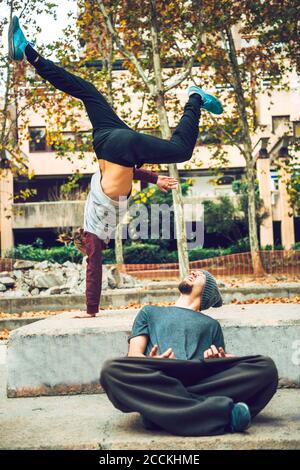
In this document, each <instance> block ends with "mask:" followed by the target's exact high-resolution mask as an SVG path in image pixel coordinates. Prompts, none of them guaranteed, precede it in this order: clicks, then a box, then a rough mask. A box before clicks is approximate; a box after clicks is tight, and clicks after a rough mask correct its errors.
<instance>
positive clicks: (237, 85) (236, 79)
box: [226, 27, 264, 276]
mask: <svg viewBox="0 0 300 470" xmlns="http://www.w3.org/2000/svg"><path fill="white" fill-rule="evenodd" d="M226 34H227V39H228V56H229V62H230V66H231V71H232V80H233V86H234V91H235V97H236V102H237V109H238V113H239V122H240V125H241V128H242V131H243V134H244V142H243V147H244V157H245V160H246V178H247V184H248V225H249V240H250V251H251V258H252V265H253V272H254V274H255V276H261V275H263V274H264V270H263V266H262V262H261V259H260V255H259V251H258V250H259V245H258V237H257V226H256V209H255V171H254V162H253V155H252V143H251V137H250V129H249V124H248V116H247V108H246V100H245V96H244V91H243V86H242V80H241V76H240V69H239V65H238V60H237V52H236V48H235V44H234V39H233V36H232V32H231V29H230V27H228V28H227V30H226Z"/></svg>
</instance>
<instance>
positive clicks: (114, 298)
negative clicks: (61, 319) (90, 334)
mask: <svg viewBox="0 0 300 470" xmlns="http://www.w3.org/2000/svg"><path fill="white" fill-rule="evenodd" d="M157 284H159V285H157ZM177 284H178V283H176V285H175V283H170V282H166V283H164V282H163V281H162V282H161V283H149V286H148V285H146V286H144V287H141V288H136V287H135V288H131V289H115V290H106V291H104V292H103V295H102V296H101V305H102V307H108V306H109V305H112V306H113V307H115V308H119V307H122V306H124V305H128V304H130V303H138V304H140V303H151V302H152V303H157V302H175V301H176V299H177V298H178V289H177ZM220 290H221V292H222V297H223V301H224V303H225V304H229V303H230V302H232V300H233V299H236V300H238V301H245V300H247V299H261V298H264V297H274V298H278V297H285V298H291V297H293V296H296V295H300V284H298V285H297V284H292V283H291V284H288V283H286V284H282V285H279V286H269V285H262V286H246V287H222V288H221V289H220ZM85 308H86V305H85V296H84V295H71V294H63V295H50V296H41V295H37V296H32V297H31V296H30V297H12V296H5V295H1V296H0V312H6V313H22V312H31V311H33V312H37V311H42V310H52V311H54V310H68V309H69V310H71V309H78V310H84V309H85Z"/></svg>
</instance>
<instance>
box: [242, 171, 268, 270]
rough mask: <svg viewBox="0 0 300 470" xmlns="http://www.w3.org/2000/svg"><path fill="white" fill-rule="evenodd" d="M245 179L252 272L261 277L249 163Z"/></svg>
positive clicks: (253, 188) (252, 180)
mask: <svg viewBox="0 0 300 470" xmlns="http://www.w3.org/2000/svg"><path fill="white" fill-rule="evenodd" d="M246 177H247V184H248V225H249V241H250V251H251V259H252V265H253V272H254V274H255V276H263V275H264V269H263V266H262V262H261V258H260V255H259V244H258V236H257V224H256V207H255V172H254V168H253V166H252V164H251V162H249V163H247V167H246Z"/></svg>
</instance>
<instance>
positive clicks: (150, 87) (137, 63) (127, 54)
mask: <svg viewBox="0 0 300 470" xmlns="http://www.w3.org/2000/svg"><path fill="white" fill-rule="evenodd" d="M98 4H99V8H100V10H101V12H102V14H103V16H104V19H105V22H106V25H107V28H108V30H109V32H110V34H111V35H112V37H113V39H114V41H115V42H116V44H117V46H118V48H119V50H120V51H121V52H122V54H123V55H124V56H125V57H127V59H128V60H130V61H131V62H132V63H133V64H134V65H135V67H136V69H137V71H138V73H139V75H140V77H141V79H142V80H143V82H144V84H145V85H146V86H147V88H148V90H149V92H150V94H151V95H152V96H153V95H154V94H155V87H154V86H153V85H152V83H150V81H149V79H148V77H147V76H146V74H145V71H144V69H143V67H142V65H141V63H140V61H139V60H138V58H137V57H136V56H135V55H134V54H133V52H131V51H129V50H128V49H127V48H126V47H125V45H124V44H123V42H122V41H121V39H120V37H119V35H118V33H117V32H116V30H115V28H114V26H113V25H112V22H111V20H110V17H109V14H108V12H107V10H106V7H105V6H104V3H103V1H102V0H98Z"/></svg>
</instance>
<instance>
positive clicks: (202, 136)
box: [197, 130, 221, 145]
mask: <svg viewBox="0 0 300 470" xmlns="http://www.w3.org/2000/svg"><path fill="white" fill-rule="evenodd" d="M197 141H198V143H199V144H200V145H212V144H216V145H217V144H221V140H220V139H219V138H218V137H217V136H216V135H214V133H213V132H212V131H209V130H201V131H200V133H199V136H198V139H197Z"/></svg>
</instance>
